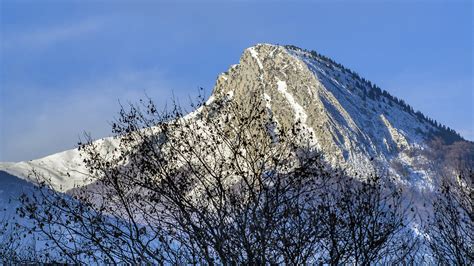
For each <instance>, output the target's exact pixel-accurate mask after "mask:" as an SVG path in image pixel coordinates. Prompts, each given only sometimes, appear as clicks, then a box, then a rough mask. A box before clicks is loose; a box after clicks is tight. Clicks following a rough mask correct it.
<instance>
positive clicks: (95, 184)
mask: <svg viewBox="0 0 474 266" xmlns="http://www.w3.org/2000/svg"><path fill="white" fill-rule="evenodd" d="M260 98H261V97H256V96H254V97H244V99H241V100H236V101H228V100H225V99H224V100H216V101H215V102H214V103H213V105H209V106H206V105H205V104H202V103H201V104H199V105H198V107H199V108H200V110H201V111H200V112H199V113H193V114H192V115H188V116H183V113H184V112H183V110H182V109H181V108H180V107H179V106H178V105H177V104H174V106H173V109H172V110H171V111H170V112H166V111H163V112H158V111H157V108H156V106H155V105H154V104H153V102H152V101H144V102H141V103H140V104H139V105H132V106H130V109H129V110H125V108H122V110H121V111H120V116H119V118H118V119H117V121H116V122H115V123H113V125H112V127H113V132H114V133H115V134H116V137H115V139H114V141H113V142H114V143H115V146H114V148H113V149H112V150H110V149H109V150H107V151H105V150H104V146H103V143H101V142H94V141H92V140H91V139H90V138H89V139H87V141H86V143H85V144H81V145H80V150H81V151H82V155H83V158H84V163H85V164H86V166H87V168H88V170H89V172H90V175H91V180H90V181H91V184H90V185H88V186H85V187H77V188H76V189H74V190H73V191H70V192H69V195H64V194H62V193H58V192H55V191H53V190H51V189H48V182H47V180H45V179H44V177H42V176H39V175H38V174H35V173H33V175H34V176H36V177H37V178H38V182H39V184H41V185H40V186H39V188H38V191H37V193H35V194H33V195H24V196H23V197H22V199H21V200H22V203H23V206H22V208H20V209H19V213H20V214H21V215H22V216H25V217H29V218H31V219H32V220H34V221H35V227H34V228H31V229H30V230H31V231H32V232H33V231H34V232H40V233H41V234H42V235H44V236H46V238H47V239H48V240H49V241H50V242H49V243H51V249H48V248H46V249H45V254H44V256H45V258H50V260H57V261H58V262H72V263H90V262H95V263H116V262H121V263H133V264H135V263H152V264H155V263H156V264H162V263H170V264H201V263H204V264H216V263H217V264H234V263H235V264H277V263H285V264H307V263H329V264H332V265H336V264H340V263H354V264H369V263H374V262H378V261H381V260H382V258H386V259H385V260H387V261H391V262H400V261H408V260H409V255H410V253H412V252H414V250H415V244H416V241H415V240H414V238H413V236H412V234H411V232H410V230H409V229H408V228H407V227H406V226H405V224H404V222H405V210H406V208H408V206H409V204H405V203H403V202H402V200H401V199H402V198H401V194H400V191H398V190H396V189H394V188H393V184H391V182H390V179H389V178H383V179H382V178H380V177H379V176H377V175H368V176H367V177H351V176H350V175H348V174H346V173H344V171H341V170H337V169H333V168H332V167H329V166H328V165H327V164H326V163H325V161H324V158H323V157H322V155H321V154H320V153H319V152H318V151H317V150H315V149H314V147H313V145H312V144H311V143H312V138H313V136H312V134H311V132H310V131H308V130H306V129H305V127H304V125H302V124H301V123H299V122H296V123H295V124H293V125H291V126H290V127H288V128H285V127H284V126H282V125H279V124H278V123H277V122H276V121H274V120H273V118H272V116H271V113H269V112H268V110H267V109H266V108H265V103H263V102H261V101H260V100H259V99H260ZM387 258H388V259H387ZM46 261H47V259H46Z"/></svg>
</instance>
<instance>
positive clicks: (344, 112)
mask: <svg viewBox="0 0 474 266" xmlns="http://www.w3.org/2000/svg"><path fill="white" fill-rule="evenodd" d="M249 98H255V99H260V100H261V101H262V103H263V105H262V107H264V108H265V111H266V113H267V114H268V119H269V120H271V122H272V123H271V125H273V126H271V127H268V134H270V136H274V135H276V134H274V131H279V130H282V129H284V128H291V126H292V125H297V127H298V128H299V129H300V130H301V132H302V133H301V134H302V135H301V136H303V137H304V138H303V139H302V140H301V141H303V142H305V144H308V145H310V146H313V147H317V148H318V149H319V150H320V151H321V152H322V154H323V155H324V158H325V160H326V161H327V162H328V163H329V164H331V165H332V166H336V167H338V168H344V169H346V170H347V171H348V172H357V173H365V172H371V171H374V170H375V171H377V172H379V173H383V174H389V175H391V176H394V177H396V180H397V181H398V183H399V184H400V185H401V186H403V187H405V188H408V190H406V191H409V192H410V193H412V194H413V195H415V197H416V195H419V194H424V195H426V193H430V191H432V190H433V189H434V188H436V187H437V183H438V181H439V180H440V178H441V177H443V176H444V175H447V174H448V175H449V174H453V172H454V171H455V170H456V167H462V165H464V166H472V165H474V143H472V142H469V141H466V140H464V139H463V138H462V137H461V136H460V135H459V134H457V133H456V132H455V131H453V130H452V129H449V128H447V127H446V126H443V125H440V124H439V123H437V122H436V121H434V120H432V119H430V118H427V117H426V116H424V115H423V114H422V113H420V112H415V111H414V109H413V108H412V107H411V106H409V105H408V104H406V103H405V102H404V101H403V100H401V99H397V98H396V97H394V96H392V95H390V94H389V93H388V92H387V91H384V90H382V89H380V88H379V87H377V86H376V85H374V84H372V83H371V82H370V81H368V80H366V79H364V78H361V77H360V76H359V75H358V74H357V73H355V72H354V71H351V70H349V69H347V68H345V67H344V66H342V65H341V64H338V63H336V62H334V61H333V60H331V59H329V58H327V57H325V56H323V55H320V54H318V53H316V52H312V51H307V50H303V49H300V48H297V47H294V46H278V45H270V44H259V45H256V46H253V47H250V48H248V49H246V50H245V51H244V52H243V54H242V56H241V58H240V62H239V64H237V65H233V66H231V67H230V69H229V70H228V71H227V72H224V73H222V74H220V75H219V76H218V78H217V81H216V85H215V87H214V90H213V92H212V95H211V96H210V97H209V99H208V100H207V101H206V103H205V104H204V105H203V106H201V107H200V108H198V109H196V110H194V111H193V112H191V113H189V114H187V115H185V116H184V117H182V118H181V119H183V120H194V121H202V120H203V119H205V118H208V117H224V116H225V115H226V114H225V108H224V107H225V105H226V104H228V103H229V102H237V103H241V105H245V103H246V102H248V99H249ZM249 108H251V107H249ZM196 124H199V123H196ZM150 129H151V130H147V134H148V133H150V132H151V134H155V133H156V131H155V130H154V129H153V128H150ZM192 130H204V128H202V129H192ZM120 138H121V136H118V137H113V138H112V137H111V138H104V139H100V140H97V141H95V144H96V146H97V147H98V148H99V150H100V151H101V152H102V153H103V154H115V153H116V152H117V150H121V149H120V147H119V145H120ZM83 159H84V158H83V157H82V156H81V152H80V151H79V150H78V149H72V150H67V151H64V152H60V153H56V154H53V155H50V156H47V157H44V158H40V159H36V160H31V161H25V162H17V163H0V207H1V208H2V209H4V213H3V214H2V215H3V216H2V217H3V218H4V220H10V219H17V218H11V217H13V216H14V215H15V214H14V211H12V210H14V209H16V207H17V206H18V204H19V203H18V202H17V201H15V200H14V199H15V198H18V197H19V196H20V194H21V193H25V191H26V192H28V191H30V190H31V188H32V187H33V186H32V183H33V184H34V183H36V182H37V180H36V179H35V178H34V177H33V176H34V175H30V173H31V171H32V170H34V171H36V172H37V173H38V174H39V175H40V176H44V177H45V178H48V179H49V181H50V184H51V185H52V189H54V190H56V191H59V192H65V193H75V191H78V190H79V191H80V190H81V189H83V188H84V189H90V190H93V189H94V185H95V184H92V183H94V178H93V177H92V178H91V176H90V175H89V172H88V170H87V168H86V167H85V164H84V161H83ZM6 188H8V190H7V189H6ZM28 193H30V192H28ZM418 199H421V198H416V200H418ZM420 202H421V200H420V201H417V204H421V203H420ZM18 221H19V223H28V221H26V220H24V221H23V220H21V219H18ZM1 222H2V221H0V224H1ZM9 230H10V231H11V230H13V229H9ZM0 241H1V242H5V241H7V242H8V239H5V238H2V239H0ZM35 241H36V240H35ZM35 243H36V244H35V246H34V247H33V246H32V244H31V242H28V241H26V240H25V242H24V244H22V245H25V246H28V247H30V246H31V250H33V251H34V250H36V249H37V246H38V243H39V240H38V242H35ZM0 251H1V250H0Z"/></svg>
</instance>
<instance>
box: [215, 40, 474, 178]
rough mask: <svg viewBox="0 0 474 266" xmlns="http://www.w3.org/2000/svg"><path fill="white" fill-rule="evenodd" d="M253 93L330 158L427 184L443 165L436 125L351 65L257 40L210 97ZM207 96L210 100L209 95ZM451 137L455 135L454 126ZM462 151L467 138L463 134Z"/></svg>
mask: <svg viewBox="0 0 474 266" xmlns="http://www.w3.org/2000/svg"><path fill="white" fill-rule="evenodd" d="M229 96H231V97H233V100H234V101H239V100H242V99H245V98H246V97H260V98H262V99H264V100H265V102H266V108H267V109H268V112H269V113H270V114H271V116H272V119H273V120H274V121H275V122H276V124H277V125H278V126H286V127H287V126H288V125H290V124H292V123H295V121H300V122H301V125H302V127H303V128H304V129H305V130H306V131H307V132H309V133H310V134H314V143H313V144H314V145H316V146H317V147H318V148H319V149H321V150H322V151H323V153H324V154H325V156H326V159H327V160H328V161H329V162H330V163H332V164H333V165H338V166H342V167H345V168H348V169H352V170H356V171H367V170H368V171H372V170H373V167H374V166H375V167H376V168H377V169H379V171H380V170H385V171H389V172H391V173H392V174H395V175H397V176H399V177H400V180H401V181H406V182H408V183H411V185H414V186H422V187H426V186H431V185H432V181H433V180H432V179H433V178H434V177H436V176H438V174H439V173H441V172H442V170H444V169H442V168H444V166H443V165H439V164H432V163H430V159H429V158H428V157H429V156H427V154H426V153H429V150H430V147H429V145H428V143H429V142H430V141H431V140H432V139H433V137H435V136H436V135H437V134H438V133H439V132H440V131H441V130H442V129H440V128H439V127H437V126H435V125H434V124H433V123H432V122H430V121H429V120H428V119H426V118H424V116H422V115H421V116H420V114H417V113H415V112H413V109H411V108H410V107H409V106H406V105H403V104H400V103H399V102H398V101H397V99H396V98H394V97H392V96H390V95H389V94H388V93H386V92H382V91H380V89H378V88H376V87H375V86H374V85H371V83H370V82H367V81H365V80H363V79H361V78H360V77H359V76H358V75H357V74H355V73H352V72H351V71H350V70H347V69H345V68H344V67H342V66H340V65H338V64H336V63H334V62H332V61H330V60H328V59H327V58H324V57H321V56H319V55H317V54H315V53H310V52H307V51H303V50H301V49H299V48H295V47H282V46H275V45H267V44H261V45H257V46H254V47H250V48H248V49H247V50H245V51H244V53H243V55H242V57H241V59H240V63H239V64H238V65H235V66H233V67H231V68H230V69H229V71H228V72H226V73H223V74H221V75H220V76H219V78H218V80H217V84H216V87H215V89H214V93H213V97H214V98H215V99H219V98H224V97H229ZM215 99H213V101H214V100H215ZM451 137H452V138H455V139H456V138H458V140H459V141H462V139H461V138H459V136H457V135H456V134H455V133H454V132H453V133H452V136H451ZM464 144H465V145H464V146H465V150H466V151H467V152H466V154H470V157H471V158H472V154H474V149H473V144H472V143H471V142H466V141H464Z"/></svg>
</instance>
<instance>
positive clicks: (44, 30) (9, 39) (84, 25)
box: [2, 18, 107, 49]
mask: <svg viewBox="0 0 474 266" xmlns="http://www.w3.org/2000/svg"><path fill="white" fill-rule="evenodd" d="M106 21H107V20H106V19H105V18H87V19H83V20H80V21H75V22H64V24H62V25H53V26H47V27H45V26H43V27H40V28H36V29H28V30H25V31H21V30H16V31H14V32H4V33H3V36H2V39H3V40H2V46H3V47H2V48H3V49H14V48H19V47H22V48H23V47H25V46H27V47H31V48H45V47H48V46H51V45H54V44H56V43H58V42H62V41H71V40H74V39H76V38H80V37H83V36H87V35H90V34H92V33H96V32H98V31H100V30H102V29H103V28H104V26H105V25H106Z"/></svg>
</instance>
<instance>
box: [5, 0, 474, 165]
mask: <svg viewBox="0 0 474 266" xmlns="http://www.w3.org/2000/svg"><path fill="white" fill-rule="evenodd" d="M173 2H174V3H173ZM173 2H171V1H170V2H160V1H120V2H118V1H106V0H103V1H49V2H48V1H5V0H2V1H1V2H0V12H1V16H0V19H1V24H0V25H1V28H0V33H1V35H0V44H1V48H0V49H1V50H0V89H1V91H0V161H20V160H29V159H34V158H38V157H41V156H44V155H48V154H51V153H54V152H58V151H61V150H65V149H69V148H72V147H74V146H75V144H76V143H77V141H78V139H79V136H81V134H82V132H84V131H87V132H90V133H91V134H92V136H93V137H97V138H98V137H104V136H107V135H109V132H110V125H109V122H110V121H111V120H113V118H114V116H116V113H117V111H118V110H119V100H120V101H122V102H127V101H132V102H133V101H136V100H137V99H139V98H140V97H143V96H144V95H145V92H146V93H147V94H148V95H149V96H151V97H152V98H153V99H155V100H156V102H158V104H160V105H163V104H164V103H165V102H166V100H169V99H170V97H171V96H172V94H173V93H174V95H175V96H177V97H179V98H180V97H187V96H189V95H191V96H192V95H196V91H197V88H198V87H204V88H206V90H207V92H208V93H210V91H211V90H212V87H213V85H214V82H215V78H216V77H217V75H218V74H219V73H221V72H224V71H226V70H227V69H228V67H229V66H230V65H231V64H235V63H237V62H238V59H239V57H240V55H241V53H242V51H243V50H244V49H245V48H246V47H249V46H251V45H253V44H256V43H260V42H267V43H279V44H293V45H296V46H299V47H302V48H306V49H311V50H316V51H318V52H320V53H322V54H325V55H327V56H329V57H331V58H333V59H335V60H336V61H338V62H340V63H342V64H344V65H345V66H347V67H349V68H351V69H353V70H355V71H357V72H358V73H359V74H361V75H362V76H363V77H365V78H367V79H369V80H371V81H372V82H375V83H376V84H378V85H379V86H380V87H381V88H383V89H386V90H388V91H389V92H390V93H392V94H393V95H395V96H397V97H400V98H402V99H404V100H405V101H406V102H408V103H409V104H411V105H412V106H413V107H414V108H415V109H416V110H421V111H422V112H423V113H425V114H426V115H428V116H430V117H432V118H434V119H436V120H438V121H440V122H442V123H444V124H446V125H448V126H449V127H452V128H454V129H456V130H457V131H459V132H460V133H461V135H463V136H464V137H465V138H467V139H470V140H474V125H473V123H474V122H473V121H474V117H473V116H474V110H473V102H474V96H473V90H474V88H473V61H474V58H473V51H472V47H473V40H472V30H473V5H472V1H437V0H434V1H295V2H293V3H289V2H285V1H173ZM221 2H226V3H221Z"/></svg>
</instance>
